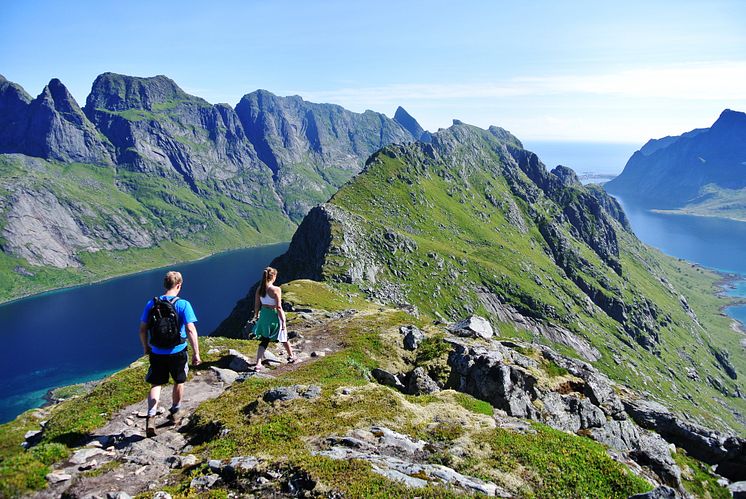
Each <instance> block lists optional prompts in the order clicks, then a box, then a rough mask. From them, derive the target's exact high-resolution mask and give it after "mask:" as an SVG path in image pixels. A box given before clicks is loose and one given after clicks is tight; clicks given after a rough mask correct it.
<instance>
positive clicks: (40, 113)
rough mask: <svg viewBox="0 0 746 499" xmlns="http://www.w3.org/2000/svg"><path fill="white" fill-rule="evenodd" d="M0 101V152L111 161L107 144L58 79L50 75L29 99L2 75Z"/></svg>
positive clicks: (48, 157) (62, 158)
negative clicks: (42, 88)
mask: <svg viewBox="0 0 746 499" xmlns="http://www.w3.org/2000/svg"><path fill="white" fill-rule="evenodd" d="M0 78H2V77H0ZM0 101H2V103H0V125H1V126H2V131H1V132H0V152H14V153H22V154H27V155H29V156H36V157H41V158H46V159H53V160H59V161H77V162H81V163H97V164H106V163H110V162H111V154H110V153H111V150H110V149H111V147H110V144H107V143H106V140H105V138H103V137H102V136H101V134H99V133H98V131H97V130H96V128H95V127H94V125H93V124H92V123H91V122H90V121H89V120H88V119H87V118H86V116H85V115H84V114H83V111H82V110H81V109H80V107H79V106H78V104H77V103H76V102H75V99H73V97H72V95H70V92H68V91H67V88H65V86H64V85H63V84H62V82H60V81H59V80H58V79H56V78H54V79H52V80H51V81H50V82H49V84H48V85H47V86H46V87H44V90H43V91H42V93H41V94H39V96H38V97H36V99H33V100H31V99H29V98H28V95H27V94H26V93H25V91H23V89H22V88H21V87H20V86H18V85H16V84H14V83H11V82H8V81H7V80H5V78H2V79H1V80H0Z"/></svg>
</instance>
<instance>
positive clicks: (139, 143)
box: [0, 73, 414, 299]
mask: <svg viewBox="0 0 746 499" xmlns="http://www.w3.org/2000/svg"><path fill="white" fill-rule="evenodd" d="M253 104H255V106H254V107H253V108H252V105H253ZM252 109H253V111H252ZM237 110H238V112H237ZM254 111H255V114H252V112H254ZM274 124H277V125H278V126H274ZM270 125H272V126H270ZM412 140H414V137H412V136H411V135H410V134H409V132H407V131H406V130H405V129H404V128H402V127H401V125H399V124H398V123H397V122H395V121H394V120H392V119H390V118H387V117H386V116H385V115H383V114H379V113H374V112H372V111H368V112H366V113H354V112H351V111H347V110H345V109H344V108H342V107H341V106H336V105H333V104H316V103H310V102H306V101H304V100H303V99H301V98H300V97H297V96H295V97H278V96H275V95H273V94H271V93H270V92H267V91H262V90H260V91H256V92H252V93H249V94H246V95H245V96H244V97H243V98H242V100H241V102H239V104H238V105H237V106H236V109H234V108H232V107H231V106H229V105H227V104H215V105H213V104H210V103H208V102H207V101H205V100H204V99H201V98H199V97H196V96H192V95H189V94H188V93H186V92H184V91H183V90H182V89H181V88H180V87H179V86H178V85H177V84H176V82H174V81H173V80H171V79H170V78H168V77H166V76H162V75H161V76H155V77H131V76H126V75H120V74H116V73H103V74H101V75H99V76H98V77H97V78H96V79H95V81H94V82H93V84H92V88H91V93H90V94H89V95H88V97H87V99H86V105H85V106H83V107H82V108H81V107H80V106H79V105H78V104H77V102H76V101H75V99H74V98H73V97H72V95H70V93H69V92H68V91H67V89H66V88H65V87H64V85H63V84H62V83H61V82H60V81H59V80H58V79H52V80H51V81H50V83H49V84H48V85H46V86H45V87H44V89H43V91H42V92H41V94H39V96H37V97H36V98H31V97H30V96H29V95H28V94H27V93H26V92H25V90H23V88H22V87H20V85H17V84H15V83H12V82H9V81H8V80H6V79H5V78H4V77H3V78H2V80H0V154H1V155H2V158H1V159H2V163H3V165H4V166H3V168H2V169H0V170H2V172H3V174H2V175H0V190H2V191H3V193H4V200H3V201H2V202H0V214H2V217H1V218H0V238H1V239H2V240H0V247H1V248H2V249H3V252H2V254H0V259H2V260H3V261H2V262H0V267H2V268H5V269H6V270H7V274H8V275H9V279H10V282H9V289H7V290H4V291H3V295H2V296H0V299H8V298H12V297H17V296H19V295H23V294H27V293H29V292H34V291H41V290H44V289H49V288H50V284H51V283H52V282H54V283H65V282H68V283H77V282H80V280H81V279H82V280H83V281H85V280H88V279H91V278H93V279H96V278H97V276H98V275H99V274H98V273H99V272H104V271H105V267H106V265H103V264H101V267H100V269H94V268H91V269H90V270H88V267H87V266H89V265H91V262H92V261H95V262H98V261H103V260H107V259H108V260H109V261H113V260H117V259H119V260H120V261H122V260H127V261H128V263H127V264H126V266H127V267H128V268H134V269H137V270H140V268H138V266H137V263H136V261H135V259H136V257H135V256H134V255H135V254H136V253H137V251H139V250H147V252H148V254H149V255H160V256H158V257H156V260H159V263H160V264H166V263H168V262H170V261H173V260H172V258H173V257H172V256H170V255H169V252H167V251H165V249H164V245H169V244H172V243H176V244H178V245H181V246H191V247H194V248H195V249H198V251H199V252H200V253H204V252H205V251H208V252H214V251H215V250H219V249H231V248H237V247H243V246H246V245H253V244H262V243H272V242H278V241H280V240H283V239H287V238H289V237H290V235H291V234H292V227H293V226H294V225H295V224H297V223H298V222H299V221H300V220H301V219H302V217H303V215H305V213H306V212H307V211H308V209H310V207H311V206H313V205H315V204H317V203H318V202H322V201H325V200H326V199H327V198H328V197H329V196H331V194H332V193H333V192H334V191H335V190H336V189H337V188H338V187H339V186H340V185H342V184H343V183H344V182H346V181H347V180H348V179H349V178H351V177H352V176H353V175H354V174H355V173H356V172H357V171H359V170H360V169H361V168H362V166H363V162H364V160H365V159H366V158H367V157H368V155H370V154H371V153H372V152H374V151H375V150H377V149H378V148H380V147H381V146H383V145H386V144H388V143H390V142H393V141H412ZM77 164H85V165H89V166H88V167H86V168H79V167H77V166H75V165H77ZM21 172H28V174H27V175H22V174H21ZM53 172H54V173H53ZM71 172H74V174H72V173H71ZM81 182H82V183H81ZM94 185H95V186H97V187H98V188H99V189H100V190H101V196H99V197H101V198H102V199H103V198H106V199H108V200H109V202H113V203H114V204H113V205H112V206H109V207H107V202H102V200H101V199H95V198H97V195H95V194H94V193H93V192H90V193H86V195H84V196H82V197H81V196H80V195H79V193H78V192H77V191H79V190H80V189H82V190H83V191H86V189H89V188H90V186H94ZM87 186H88V187H87ZM187 191H188V192H187ZM21 199H23V200H24V201H23V202H20V201H19V200H21ZM94 199H95V200H96V202H94ZM60 207H67V208H62V209H60ZM52 208H55V209H52ZM55 213H60V215H59V216H58V215H55ZM60 217H61V218H60ZM272 225H274V227H272ZM32 226H33V229H32ZM101 227H109V229H107V230H101ZM107 232H108V233H109V234H111V235H112V237H113V238H114V239H113V240H115V241H117V242H116V243H113V244H112V243H110V242H109V241H106V240H103V239H99V238H100V237H103V235H104V234H105V233H107ZM137 232H141V233H142V237H139V238H136V239H135V240H137V241H138V243H137V244H135V245H133V246H127V241H132V240H133V239H132V238H131V237H129V236H128V237H119V236H115V234H133V233H137ZM208 233H209V235H208ZM107 237H108V236H107ZM210 239H213V240H214V241H215V244H214V245H210V244H209V242H208V241H209V240H210ZM217 241H220V242H217ZM52 248H54V249H52ZM128 249H133V250H137V251H134V252H132V256H128V255H124V254H122V255H120V256H117V253H116V252H117V251H122V250H124V251H125V252H126V251H128ZM91 252H94V253H96V256H95V257H93V256H91V255H92V253H91ZM112 252H114V253H112ZM178 253H181V254H183V253H184V252H183V251H179V252H178ZM103 255H106V256H105V257H104V256H103ZM120 257H121V258H120ZM150 258H151V257H150V256H149V257H148V259H150ZM97 265H99V264H98V263H96V264H95V265H94V266H97ZM76 269H77V270H76ZM91 274H95V275H91ZM42 275H44V277H42ZM51 286H55V284H51Z"/></svg>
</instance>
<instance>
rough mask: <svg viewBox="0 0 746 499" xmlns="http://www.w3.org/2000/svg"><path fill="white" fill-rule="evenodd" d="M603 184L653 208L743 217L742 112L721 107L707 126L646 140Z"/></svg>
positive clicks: (745, 151) (745, 142) (745, 133)
mask: <svg viewBox="0 0 746 499" xmlns="http://www.w3.org/2000/svg"><path fill="white" fill-rule="evenodd" d="M605 188H606V189H607V190H608V191H609V192H611V193H614V194H620V195H622V196H625V197H631V198H636V199H639V200H641V201H644V202H647V203H648V204H650V205H651V206H652V207H654V208H672V209H677V208H687V209H688V211H690V212H693V213H696V214H708V215H716V216H730V215H731V214H733V213H735V214H736V215H739V216H740V217H741V218H743V217H744V214H745V213H746V209H745V207H746V191H745V190H744V189H746V114H745V113H742V112H737V111H731V110H730V109H726V110H725V111H723V113H722V114H721V115H720V117H719V118H718V119H717V121H715V123H714V124H713V125H712V126H711V127H710V128H705V129H697V130H692V131H691V132H687V133H685V134H682V135H680V136H678V137H665V138H663V139H659V140H651V141H649V142H648V143H647V144H645V146H643V147H642V148H641V149H640V150H639V151H637V152H636V153H635V154H633V155H632V157H631V158H630V159H629V161H628V162H627V165H626V166H625V167H624V171H623V172H622V173H621V174H620V175H619V176H618V177H617V178H615V179H613V180H611V181H610V182H608V183H607V184H605Z"/></svg>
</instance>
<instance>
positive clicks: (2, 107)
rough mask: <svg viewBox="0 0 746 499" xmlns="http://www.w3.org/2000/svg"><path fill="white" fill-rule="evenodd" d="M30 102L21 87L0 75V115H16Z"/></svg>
mask: <svg viewBox="0 0 746 499" xmlns="http://www.w3.org/2000/svg"><path fill="white" fill-rule="evenodd" d="M32 100H33V98H32V97H31V96H30V95H29V94H28V93H27V92H26V90H24V88H23V87H22V86H20V85H19V84H17V83H14V82H12V81H10V80H8V79H6V78H5V77H4V76H3V75H0V114H4V113H18V112H19V111H20V109H22V108H23V107H24V106H26V105H27V104H28V103H29V102H31V101H32Z"/></svg>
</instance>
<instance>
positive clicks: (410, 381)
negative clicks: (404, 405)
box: [406, 367, 440, 395]
mask: <svg viewBox="0 0 746 499" xmlns="http://www.w3.org/2000/svg"><path fill="white" fill-rule="evenodd" d="M439 391H440V388H439V387H438V384H437V383H436V382H435V381H434V380H433V379H432V378H431V377H430V376H428V374H427V372H426V371H425V369H423V368H422V367H418V368H416V369H415V370H414V371H412V372H411V373H409V375H408V376H407V389H406V392H407V393H408V394H410V395H427V394H430V393H435V392H439Z"/></svg>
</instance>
